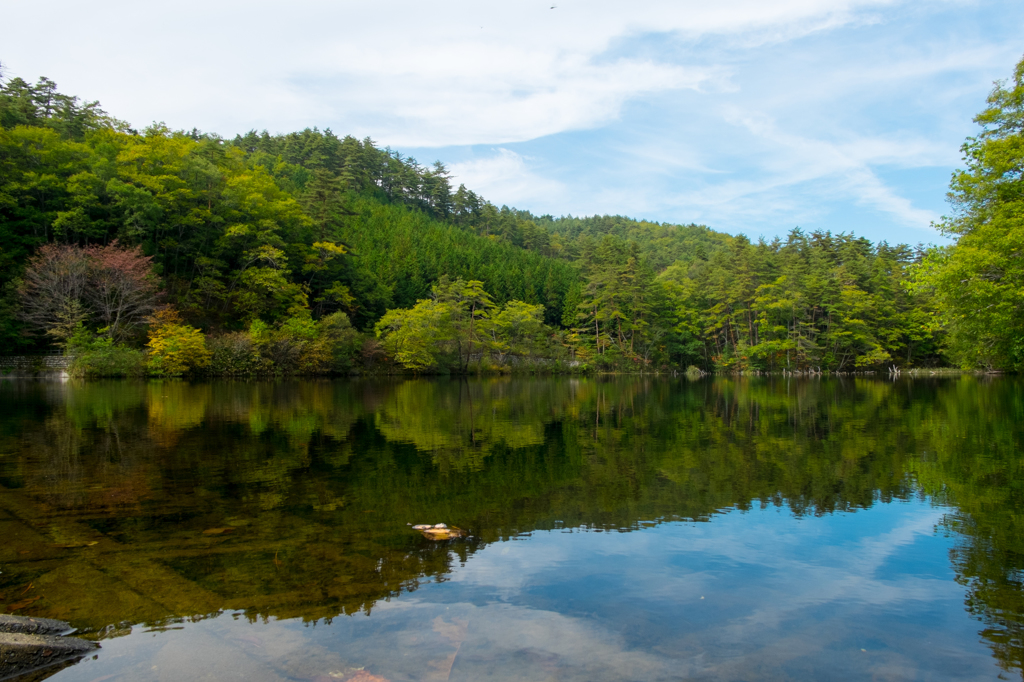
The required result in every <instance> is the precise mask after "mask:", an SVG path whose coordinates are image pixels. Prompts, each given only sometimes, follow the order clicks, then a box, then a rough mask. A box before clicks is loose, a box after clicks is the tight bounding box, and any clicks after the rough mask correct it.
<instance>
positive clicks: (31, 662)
mask: <svg viewBox="0 0 1024 682" xmlns="http://www.w3.org/2000/svg"><path fill="white" fill-rule="evenodd" d="M26 620H41V619H26ZM54 622H59V621H54ZM98 647H99V645H98V644H97V643H96V642H87V641H85V640H84V639H76V638H75V637H58V636H56V635H28V634H25V633H22V632H4V633H0V679H7V678H10V677H14V676H15V675H24V674H26V673H30V672H33V671H36V670H42V669H44V668H48V667H50V666H53V665H57V664H59V663H64V662H66V661H69V660H71V659H73V658H79V657H81V656H85V655H86V654H88V653H91V652H92V651H93V650H95V649H96V648H98Z"/></svg>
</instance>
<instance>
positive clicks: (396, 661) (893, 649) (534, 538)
mask: <svg viewBox="0 0 1024 682" xmlns="http://www.w3.org/2000/svg"><path fill="white" fill-rule="evenodd" d="M942 514H943V512H942V510H939V509H936V508H934V507H932V506H930V505H929V504H927V503H923V502H918V501H912V502H896V503H893V504H877V505H875V506H874V507H872V508H870V509H867V510H863V511H859V512H856V513H839V514H832V515H825V516H821V517H804V518H796V517H794V516H793V515H792V514H791V513H790V512H789V511H788V510H787V509H779V508H774V507H770V508H767V509H764V510H753V511H749V512H743V513H741V512H731V513H727V514H722V515H717V516H714V517H713V518H712V521H711V522H710V523H697V524H693V523H666V524H662V525H660V526H657V527H653V528H648V529H644V530H641V531H637V532H630V533H617V532H581V531H578V530H570V529H565V530H556V531H550V532H534V533H532V534H531V535H530V536H529V537H522V538H517V539H515V540H513V541H508V542H498V543H494V544H492V545H490V546H487V547H486V548H483V549H482V550H481V551H479V552H477V553H476V554H475V555H473V556H471V557H470V559H469V561H468V562H467V563H466V565H464V566H461V567H457V568H456V569H455V571H454V572H453V573H452V574H451V575H450V576H448V578H447V579H446V580H445V581H444V582H440V583H437V582H425V583H423V584H422V585H421V587H420V588H419V589H418V590H416V591H415V592H413V593H410V594H403V595H402V596H400V597H398V598H396V599H392V600H390V601H388V602H379V603H378V604H377V606H376V607H375V608H374V609H373V611H372V613H371V615H369V616H366V615H356V616H351V617H346V616H339V617H337V618H335V619H334V620H333V623H331V624H326V623H324V622H320V623H318V624H316V625H304V624H302V623H301V622H300V621H270V622H268V623H263V622H261V623H256V624H250V623H248V622H246V621H245V620H244V619H243V618H239V617H237V616H236V617H235V618H232V616H231V615H230V614H225V615H223V616H221V617H219V618H216V619H212V620H207V621H202V622H198V623H184V624H181V626H182V627H183V629H181V630H170V631H164V632H145V631H144V628H142V627H138V628H136V629H135V631H134V633H133V634H132V635H130V636H128V637H123V638H118V639H113V640H107V641H105V642H104V643H103V649H102V650H101V652H100V654H99V658H98V659H97V660H95V661H91V660H90V661H86V662H84V663H82V664H80V665H78V666H75V667H73V668H69V669H67V670H66V671H64V672H62V673H59V674H58V675H57V676H56V677H55V678H53V679H56V680H60V681H61V682H72V681H79V680H81V681H82V682H91V681H93V680H96V679H104V680H106V679H110V680H116V679H138V680H146V679H153V680H185V679H188V680H203V679H210V680H213V679H216V680H228V679H245V680H286V679H308V680H319V681H321V682H323V681H325V680H329V679H344V678H346V676H348V677H351V676H352V675H353V674H354V672H353V671H354V670H355V669H356V668H360V667H365V668H366V670H367V671H368V672H369V673H372V674H374V675H379V676H383V677H384V678H386V679H388V680H392V681H393V682H395V681H398V680H416V679H419V680H446V679H448V680H486V679H495V680H549V679H550V680H660V679H708V680H753V679H793V680H797V679H802V680H810V679H832V680H837V679H851V680H853V679H858V680H860V679H883V680H890V679H891V680H897V679H899V680H902V679H914V680H944V679H993V678H995V677H996V675H997V674H998V673H999V670H998V668H997V667H996V663H995V661H994V660H993V659H992V657H991V652H990V651H989V649H988V648H987V647H986V646H984V645H983V644H982V643H981V642H980V641H979V636H978V630H979V624H978V623H977V622H975V621H973V620H971V619H970V618H969V617H968V616H967V615H966V614H965V612H964V608H963V599H964V591H963V588H962V587H960V586H959V585H957V584H956V582H955V581H954V573H953V570H952V568H951V567H950V564H949V559H948V550H949V548H950V542H951V541H950V540H949V539H948V538H946V537H944V536H942V535H937V534H935V533H934V531H933V528H934V526H935V524H936V523H937V522H938V521H939V519H940V518H941V516H942ZM114 673H118V676H116V677H111V678H105V677H104V675H112V674H114Z"/></svg>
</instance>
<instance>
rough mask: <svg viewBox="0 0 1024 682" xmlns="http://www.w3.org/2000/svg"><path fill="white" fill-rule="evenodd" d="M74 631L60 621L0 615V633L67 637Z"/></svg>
mask: <svg viewBox="0 0 1024 682" xmlns="http://www.w3.org/2000/svg"><path fill="white" fill-rule="evenodd" d="M74 630H75V629H74V628H73V627H71V626H70V625H68V624H67V623H65V622H64V621H62V620H53V619H52V618H29V617H27V616H11V615H6V614H0V632H19V633H21V634H23V635H67V634H70V633H72V632H74Z"/></svg>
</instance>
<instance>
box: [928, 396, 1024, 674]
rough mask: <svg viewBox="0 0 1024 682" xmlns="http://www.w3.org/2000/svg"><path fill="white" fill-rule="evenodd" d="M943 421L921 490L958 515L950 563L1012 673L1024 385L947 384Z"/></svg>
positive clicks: (1021, 633)
mask: <svg viewBox="0 0 1024 682" xmlns="http://www.w3.org/2000/svg"><path fill="white" fill-rule="evenodd" d="M936 407H937V409H936V412H937V413H939V414H940V415H941V418H939V419H936V420H935V422H934V426H933V429H934V430H933V434H934V437H933V439H932V440H931V442H930V444H929V445H930V447H929V449H928V452H927V454H926V456H925V457H923V458H922V460H923V461H921V462H914V463H913V464H912V467H911V468H913V469H914V470H915V473H916V475H917V479H918V481H919V482H920V485H921V487H922V488H923V489H924V490H925V491H926V492H928V493H929V494H931V495H933V496H935V497H939V498H941V499H944V500H946V501H947V502H948V503H949V504H950V505H953V506H955V508H956V510H955V511H953V512H950V513H949V514H947V515H946V517H945V518H944V519H943V521H942V524H941V527H942V528H943V529H944V530H946V531H947V532H950V533H952V534H954V538H955V539H956V544H955V546H954V548H953V549H952V550H951V551H950V559H951V561H952V563H953V568H954V570H955V571H956V573H957V580H958V581H959V582H960V583H961V584H963V585H965V586H966V587H967V600H966V604H967V608H968V610H969V611H970V612H971V613H972V614H973V615H974V616H976V617H977V618H978V619H979V620H980V621H982V622H983V623H984V624H985V628H984V630H983V631H982V635H983V636H984V638H985V640H986V641H987V642H988V643H989V646H991V647H992V650H993V651H994V652H995V654H996V657H997V659H998V660H999V661H1000V664H1001V665H1002V666H1003V667H1004V668H1005V669H1007V670H1011V669H1016V670H1018V671H1019V670H1021V669H1022V664H1024V518H1022V516H1021V510H1022V509H1024V460H1022V458H1021V455H1020V453H1021V452H1022V445H1024V443H1022V439H1021V427H1020V425H1021V424H1022V423H1024V402H1022V400H1021V391H1020V383H1019V382H1017V381H1016V380H1010V379H1002V380H998V381H994V382H987V383H984V384H983V383H980V382H977V381H970V380H962V381H957V382H948V383H943V384H942V385H941V388H940V390H939V395H938V396H937V399H936Z"/></svg>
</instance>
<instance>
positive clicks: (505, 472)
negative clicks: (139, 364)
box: [0, 378, 1024, 669]
mask: <svg viewBox="0 0 1024 682" xmlns="http://www.w3.org/2000/svg"><path fill="white" fill-rule="evenodd" d="M0 402H2V403H3V406H4V409H5V412H4V414H5V415H6V417H5V419H4V420H3V421H0V452H5V453H13V454H8V455H7V456H5V457H4V458H3V459H0V484H2V485H4V486H5V487H6V488H8V489H9V490H12V491H16V490H17V489H20V491H19V492H18V494H19V495H22V496H23V497H25V499H28V500H30V502H31V504H32V505H35V506H36V508H37V509H38V510H39V515H40V517H44V516H46V514H49V513H50V511H52V510H54V509H59V510H63V511H62V512H61V518H62V519H63V520H66V521H67V522H68V523H76V524H77V526H75V527H76V528H78V529H79V530H80V531H81V529H82V528H84V529H85V530H86V531H88V532H91V533H98V534H99V535H97V536H96V537H99V538H100V540H101V542H100V544H98V545H96V547H95V548H93V549H91V550H89V551H92V552H93V555H90V554H88V552H86V551H81V552H79V553H68V554H63V555H60V556H56V555H54V554H53V550H52V548H50V549H46V548H45V547H43V545H42V544H40V545H39V547H36V546H34V545H33V546H32V547H31V548H30V549H31V552H32V554H30V555H29V558H32V559H33V561H32V562H29V561H27V560H26V561H25V562H24V564H19V563H17V560H18V556H15V555H12V556H13V558H14V562H13V563H11V561H10V558H9V557H8V556H7V555H5V554H3V552H5V551H6V550H5V549H4V548H0V561H2V562H4V564H5V571H6V572H5V574H4V575H3V576H2V579H4V580H8V581H16V580H18V579H22V578H23V579H24V580H23V582H24V583H27V582H28V581H29V580H36V582H37V584H52V585H54V587H53V588H52V589H53V590H57V589H58V587H59V584H60V581H58V580H57V579H56V577H53V578H52V579H51V580H50V583H46V580H47V578H46V576H47V575H52V576H58V575H59V576H64V575H68V574H71V575H73V576H74V577H75V580H79V581H80V582H79V584H80V585H81V584H88V585H89V586H90V589H89V590H84V591H83V590H81V589H79V590H78V593H77V594H76V595H75V596H72V595H71V592H70V591H69V592H68V593H67V595H66V596H65V597H64V599H66V600H69V602H70V601H71V600H77V601H74V602H73V603H64V604H62V605H61V607H60V608H61V609H63V611H61V610H60V609H57V607H56V606H53V601H56V594H57V592H52V593H51V594H53V595H54V600H53V601H47V600H42V601H40V602H38V605H37V606H38V607H39V610H38V615H62V616H64V617H72V616H74V617H78V618H81V619H84V620H85V622H84V623H83V624H90V625H93V626H95V627H99V626H102V625H106V624H107V623H109V622H113V621H114V620H121V619H123V618H125V617H127V618H129V619H132V620H134V621H136V622H139V621H144V620H159V619H160V618H163V617H167V616H170V615H193V614H195V613H203V612H206V613H209V612H213V611H214V610H215V609H217V608H220V607H222V606H225V605H227V606H228V607H229V608H240V609H247V610H249V612H250V613H251V614H253V615H254V616H255V615H260V616H276V617H298V616H302V617H305V618H308V619H315V618H328V617H331V616H333V615H336V614H339V613H353V612H355V611H359V610H368V609H370V608H372V606H373V604H374V603H375V602H376V601H377V600H378V599H382V598H387V597H389V596H393V595H395V594H398V593H399V592H401V591H405V590H410V589H415V586H416V585H417V584H418V582H419V581H421V580H423V579H425V578H427V579H429V578H434V579H443V577H444V576H445V575H446V574H447V573H449V572H450V571H451V570H452V567H453V566H455V565H456V562H462V561H465V560H466V559H467V558H468V556H469V555H470V554H471V553H472V552H473V551H475V549H476V548H478V547H480V546H481V545H482V544H486V543H488V542H492V541H496V540H500V539H502V538H508V537H509V536H511V535H513V534H515V533H517V532H527V531H531V530H534V529H543V528H552V527H555V526H557V525H565V526H573V525H580V524H583V525H588V526H591V527H601V528H623V529H629V528H636V527H638V526H639V525H640V524H642V523H645V522H649V521H652V520H666V519H679V518H682V519H708V518H710V517H711V516H713V515H714V514H715V513H716V512H717V511H719V510H723V509H728V508H735V507H738V508H749V507H751V506H753V505H773V504H774V505H783V504H784V505H787V506H788V508H790V509H791V510H792V511H793V513H796V514H823V513H829V512H831V511H835V510H855V509H857V508H863V507H867V506H870V505H872V504H875V503H876V502H879V501H888V500H891V499H894V498H907V497H909V496H914V495H921V494H928V495H930V496H931V497H932V498H933V499H935V500H936V501H938V502H941V503H952V504H955V505H956V507H957V511H956V512H955V513H951V514H950V515H948V516H947V518H946V520H945V522H944V527H945V528H946V529H947V530H948V531H950V532H954V533H956V535H957V537H958V542H957V546H956V548H955V549H954V550H953V553H952V561H953V565H954V568H955V569H956V571H957V574H958V576H959V579H960V580H962V581H963V582H964V583H965V584H966V585H967V587H968V595H969V596H968V608H969V609H970V610H971V612H972V613H974V614H975V615H976V616H977V617H978V618H980V619H981V620H982V621H983V622H984V623H985V630H984V633H983V634H984V636H985V638H986V640H987V641H988V642H989V643H990V645H991V646H992V648H993V650H994V651H995V653H996V655H997V657H998V658H999V660H1000V661H1001V662H1002V664H1003V665H1004V667H1006V668H1007V669H1018V668H1020V664H1021V658H1022V656H1021V647H1022V640H1021V614H1022V613H1024V603H1022V596H1021V595H1022V589H1021V588H1022V586H1021V570H1022V568H1024V559H1022V557H1024V546H1022V538H1024V529H1022V528H1021V525H1020V524H1021V522H1020V521H1019V519H1017V518H1016V516H1015V513H1016V510H1019V509H1022V508H1024V504H1022V503H1024V499H1022V494H1021V486H1022V485H1024V476H1022V475H1021V474H1022V473H1024V472H1021V471H1020V466H1019V462H1018V458H1017V457H1016V455H1015V453H1016V452H1019V451H1020V449H1019V447H1018V446H1019V443H1018V441H1019V436H1018V431H1017V429H1018V427H1017V425H1018V424H1021V423H1024V420H1022V417H1024V414H1021V412H1022V408H1021V403H1020V400H1019V399H1018V398H1017V383H1016V382H1015V381H1013V380H1009V379H1006V380H1001V381H998V382H994V383H991V384H986V383H982V382H979V381H977V380H975V379H973V378H964V379H958V380H945V381H941V382H937V383H931V382H921V381H917V382H914V381H901V382H896V383H889V382H882V381H861V380H855V381H854V380H844V381H839V380H823V381H802V382H797V381H747V380H743V379H736V380H732V379H729V380H715V381H708V382H697V383H675V382H669V381H651V380H635V379H628V380H594V379H542V378H538V379H532V380H495V381H468V382H467V381H464V380H450V381H449V380H438V381H423V380H416V381H394V382H387V381H353V382H265V383H247V382H215V383H210V384H188V383H185V382H162V383H157V382H154V383H148V384H147V383H131V382H109V383H89V384H80V385H66V386H63V387H55V386H49V387H47V388H43V387H41V386H36V387H35V388H30V387H29V388H27V387H25V386H23V385H18V386H16V385H13V384H12V385H5V386H4V387H3V392H0ZM0 497H2V496H0ZM2 499H14V498H13V497H11V496H8V497H7V498H2ZM19 513H24V512H19ZM440 521H445V522H447V523H450V524H455V525H459V526H462V527H466V528H470V529H471V530H472V531H473V533H474V536H475V539H474V540H473V541H471V542H469V543H455V544H452V545H438V544H432V543H430V542H428V541H426V540H424V539H423V538H421V537H420V536H419V535H417V534H415V533H412V532H410V531H409V530H408V527H407V526H406V524H407V523H436V522H440ZM61 522H63V521H61ZM58 525H59V524H55V525H54V526H53V527H52V528H51V535H50V542H53V541H54V540H55V539H56V536H57V535H58V534H60V536H61V538H64V537H72V536H74V537H78V536H76V535H75V534H74V533H73V532H71V530H68V529H67V528H65V529H64V530H61V529H60V528H58ZM224 529H229V530H224ZM72 530H73V529H72ZM206 530H215V531H216V530H219V532H218V533H214V534H211V535H204V534H203V531H206ZM90 537H91V536H90ZM26 546H27V545H26ZM47 546H48V545H47ZM126 549H129V550H131V551H130V552H125V551H124V550H126ZM44 550H45V551H44ZM12 551H13V550H12ZM47 552H50V553H49V554H47ZM90 557H93V558H90ZM95 557H102V559H101V560H97V559H96V558H95ZM90 561H92V562H93V563H89V562H90ZM47 562H49V563H47ZM76 562H78V563H76ZM97 562H98V563H97ZM9 567H10V568H11V570H10V571H8V568H9ZM19 567H21V568H19ZM19 571H21V573H19ZM100 574H102V575H103V576H106V578H104V579H110V578H111V577H112V576H113V577H116V578H117V579H118V580H123V581H126V582H127V583H130V586H132V589H134V590H137V591H139V592H145V590H147V589H148V590H159V592H160V593H159V594H152V595H146V597H147V599H149V598H150V597H152V599H150V600H149V601H146V600H141V601H136V602H131V603H128V602H124V601H121V602H116V600H115V599H114V597H112V596H110V595H111V592H110V589H109V588H105V587H104V585H103V583H102V581H101V579H100V577H96V578H90V577H88V576H94V575H95V576H99V575H100ZM12 576H13V577H12ZM18 576H21V578H19V577H18ZM89 581H92V582H89ZM133 581H134V582H133ZM64 582H65V583H68V582H69V581H68V580H64ZM18 584H19V585H20V584H22V583H18ZM69 584H70V583H69ZM105 590H106V591H105ZM3 591H4V590H0V593H2V592H3ZM105 595H106V596H105ZM104 599H107V600H108V601H110V603H112V604H113V603H117V604H118V606H117V608H119V609H121V610H122V613H121V617H119V618H115V616H114V613H113V611H112V610H111V609H112V608H113V607H110V608H107V607H106V605H105V604H104V602H103V600H104ZM48 603H49V604H51V606H47V604H48ZM47 608H51V609H54V610H53V611H52V612H51V611H47V610H46V609H47ZM124 611H128V612H127V613H125V612H124Z"/></svg>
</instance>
